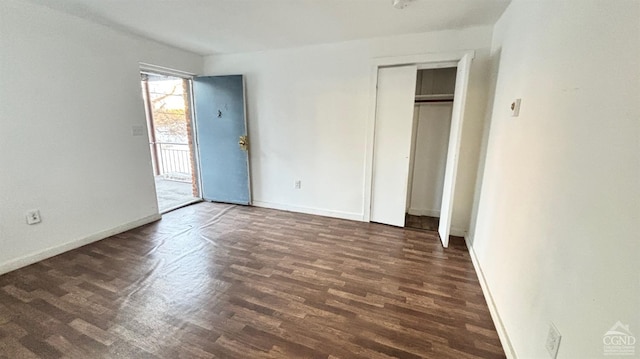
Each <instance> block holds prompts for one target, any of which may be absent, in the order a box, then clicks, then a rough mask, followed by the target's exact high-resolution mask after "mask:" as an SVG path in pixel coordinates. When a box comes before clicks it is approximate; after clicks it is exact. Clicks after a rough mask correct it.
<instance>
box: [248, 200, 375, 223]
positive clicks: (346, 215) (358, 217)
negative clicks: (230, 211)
mask: <svg viewBox="0 0 640 359" xmlns="http://www.w3.org/2000/svg"><path fill="white" fill-rule="evenodd" d="M251 204H252V205H253V206H256V207H262V208H271V209H279V210H282V211H289V212H299V213H306V214H315V215H318V216H324V217H333V218H341V219H349V220H352V221H360V222H362V220H363V219H362V213H352V212H342V211H332V210H326V209H319V208H312V207H302V206H292V205H288V204H282V203H273V202H263V201H253V202H252V203H251Z"/></svg>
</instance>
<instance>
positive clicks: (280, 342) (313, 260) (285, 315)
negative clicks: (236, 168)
mask: <svg viewBox="0 0 640 359" xmlns="http://www.w3.org/2000/svg"><path fill="white" fill-rule="evenodd" d="M454 242H455V241H454ZM0 357H1V358H12V359H13V358H63V357H64V358H367V359H371V358H390V357H395V358H456V359H458V358H504V352H503V350H502V348H501V346H500V342H499V340H498V336H497V334H496V331H495V328H494V325H493V323H492V321H491V319H490V316H489V311H488V309H487V305H486V302H485V300H484V297H483V296H482V292H481V289H480V285H479V283H478V279H477V277H476V274H475V272H474V270H473V266H472V264H471V261H470V259H469V254H468V252H467V251H466V248H465V247H464V244H463V243H457V244H456V243H454V244H453V245H452V246H451V247H450V248H448V249H443V248H442V247H441V246H440V243H439V241H438V239H437V236H436V235H435V233H432V232H425V231H415V230H405V229H400V228H394V227H390V226H385V225H380V224H370V223H360V222H353V221H345V220H339V219H331V218H324V217H318V216H311V215H304V214H296V213H289V212H283V211H276V210H269V209H261V208H254V207H240V206H232V205H225V204H212V203H199V204H196V205H192V206H189V207H186V208H182V209H179V210H176V211H174V212H171V213H169V214H166V215H165V216H164V217H163V219H162V220H161V221H159V222H156V223H153V224H151V225H147V226H144V227H141V228H138V229H135V230H132V231H129V232H126V233H123V234H120V235H116V236H113V237H111V238H108V239H105V240H102V241H100V242H96V243H93V244H90V245H87V246H85V247H82V248H79V249H77V250H74V251H70V252H67V253H65V254H62V255H59V256H57V257H54V258H51V259H48V260H45V261H42V262H39V263H36V264H34V265H31V266H28V267H25V268H22V269H19V270H17V271H14V272H11V273H8V274H5V275H3V276H0Z"/></svg>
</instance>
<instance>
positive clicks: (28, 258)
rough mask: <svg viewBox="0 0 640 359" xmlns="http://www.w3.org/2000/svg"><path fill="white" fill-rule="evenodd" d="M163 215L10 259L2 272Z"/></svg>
mask: <svg viewBox="0 0 640 359" xmlns="http://www.w3.org/2000/svg"><path fill="white" fill-rule="evenodd" d="M161 218H162V216H161V215H160V214H158V213H156V214H152V215H150V216H147V217H144V218H141V219H138V220H136V221H133V222H129V223H125V224H122V225H120V226H117V227H114V228H111V229H107V230H104V231H101V232H98V233H94V234H92V235H90V236H88V237H84V238H81V239H76V240H73V241H71V242H67V243H63V244H61V245H58V246H55V247H50V248H47V249H45V250H43V251H40V252H37V253H34V254H28V255H26V256H23V257H20V258H17V259H14V260H10V261H8V262H5V263H2V264H0V274H4V273H8V272H11V271H13V270H16V269H18V268H22V267H26V266H28V265H30V264H33V263H36V262H39V261H41V260H44V259H47V258H51V257H53V256H57V255H58V254H62V253H64V252H68V251H70V250H72V249H76V248H79V247H82V246H84V245H87V244H89V243H93V242H97V241H99V240H102V239H105V238H108V237H111V236H113V235H116V234H119V233H122V232H126V231H128V230H131V229H134V228H137V227H140V226H143V225H145V224H148V223H151V222H155V221H157V220H159V219H161Z"/></svg>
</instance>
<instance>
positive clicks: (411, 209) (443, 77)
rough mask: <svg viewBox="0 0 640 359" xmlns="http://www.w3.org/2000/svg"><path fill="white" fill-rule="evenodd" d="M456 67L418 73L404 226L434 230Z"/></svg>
mask: <svg viewBox="0 0 640 359" xmlns="http://www.w3.org/2000/svg"><path fill="white" fill-rule="evenodd" d="M455 86H456V68H440V69H428V70H418V72H417V77H416V89H415V102H414V111H413V126H412V131H411V134H412V138H411V152H410V159H409V176H408V184H407V200H406V211H405V227H410V228H418V229H426V230H432V231H436V230H438V223H439V219H440V209H441V206H442V193H443V186H444V178H445V169H446V164H447V151H448V146H449V135H450V130H451V115H452V110H453V97H454V90H455Z"/></svg>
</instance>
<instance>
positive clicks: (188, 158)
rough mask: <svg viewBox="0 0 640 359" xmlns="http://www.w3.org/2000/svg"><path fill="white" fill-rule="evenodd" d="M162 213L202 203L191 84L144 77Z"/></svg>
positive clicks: (169, 78) (150, 75)
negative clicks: (195, 147) (195, 146)
mask: <svg viewBox="0 0 640 359" xmlns="http://www.w3.org/2000/svg"><path fill="white" fill-rule="evenodd" d="M141 85H142V96H143V99H144V105H145V114H146V118H147V128H148V131H149V133H148V135H149V149H150V151H151V160H152V164H153V173H154V178H155V183H156V196H157V199H158V209H159V211H160V213H166V212H169V211H171V210H174V209H176V208H180V207H183V206H186V205H188V204H191V203H194V202H197V201H200V200H201V196H200V189H199V180H198V171H197V162H196V156H195V153H194V152H195V151H194V140H193V137H194V133H193V121H192V115H191V113H192V112H191V104H192V98H191V80H190V79H186V78H179V77H173V76H167V75H161V74H156V73H149V72H142V73H141Z"/></svg>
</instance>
